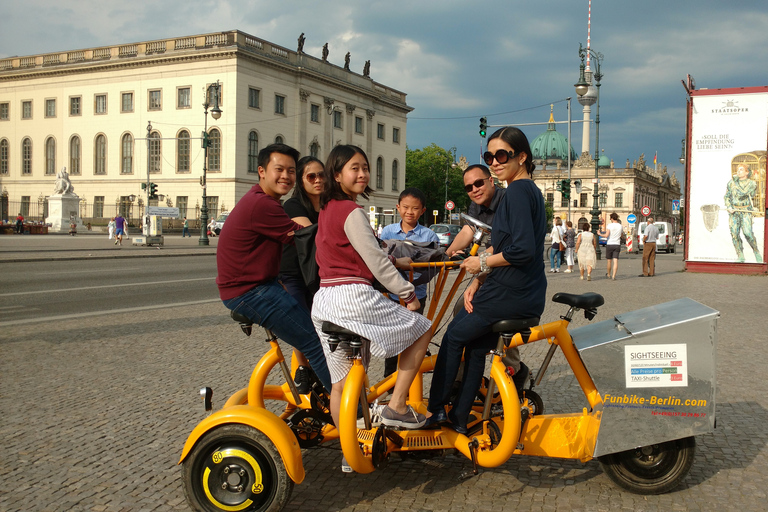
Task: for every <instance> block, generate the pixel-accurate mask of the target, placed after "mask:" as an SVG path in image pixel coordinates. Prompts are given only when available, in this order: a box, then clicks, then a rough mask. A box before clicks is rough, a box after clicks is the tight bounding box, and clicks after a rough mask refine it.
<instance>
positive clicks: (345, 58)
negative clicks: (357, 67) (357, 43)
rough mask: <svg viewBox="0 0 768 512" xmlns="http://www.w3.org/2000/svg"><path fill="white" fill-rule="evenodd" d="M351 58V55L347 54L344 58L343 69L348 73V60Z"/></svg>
mask: <svg viewBox="0 0 768 512" xmlns="http://www.w3.org/2000/svg"><path fill="white" fill-rule="evenodd" d="M351 56H352V54H351V53H349V52H347V54H346V55H345V56H344V69H346V70H347V71H349V59H350V57H351Z"/></svg>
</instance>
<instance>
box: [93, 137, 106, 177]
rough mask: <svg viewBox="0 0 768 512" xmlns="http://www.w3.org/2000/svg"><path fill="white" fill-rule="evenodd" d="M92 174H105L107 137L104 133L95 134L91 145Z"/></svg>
mask: <svg viewBox="0 0 768 512" xmlns="http://www.w3.org/2000/svg"><path fill="white" fill-rule="evenodd" d="M93 174H107V137H106V136H105V135H104V134H99V135H97V136H96V143H95V144H94V146H93Z"/></svg>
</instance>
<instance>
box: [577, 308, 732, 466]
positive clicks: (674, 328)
mask: <svg viewBox="0 0 768 512" xmlns="http://www.w3.org/2000/svg"><path fill="white" fill-rule="evenodd" d="M719 317H720V313H719V312H718V311H716V310H714V309H712V308H709V307H707V306H705V305H703V304H701V303H699V302H696V301H695V300H692V299H688V298H685V299H679V300H675V301H672V302H667V303H664V304H658V305H656V306H652V307H649V308H644V309H639V310H637V311H632V312H629V313H625V314H622V315H617V316H616V317H615V318H614V319H613V320H606V321H604V322H598V323H596V324H591V325H588V326H585V327H580V328H578V329H574V330H573V331H571V335H572V336H573V341H574V344H575V345H576V348H577V349H578V351H579V354H580V355H581V358H582V360H583V361H584V364H585V366H586V367H587V369H588V370H589V373H590V375H591V376H592V380H593V381H594V382H595V386H596V387H597V390H598V392H599V393H600V396H601V397H602V399H603V406H602V407H603V409H602V418H601V421H600V431H599V433H598V437H597V445H596V446H595V453H594V456H595V457H599V456H601V455H606V454H609V453H616V452H622V451H625V450H630V449H633V448H637V447H639V446H648V445H651V444H655V443H661V442H664V441H671V440H674V439H681V438H684V437H689V436H693V435H697V434H705V433H709V432H711V431H712V430H713V429H714V428H715V387H716V382H715V350H716V347H717V319H718V318H719Z"/></svg>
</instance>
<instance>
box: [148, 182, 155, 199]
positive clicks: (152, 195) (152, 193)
mask: <svg viewBox="0 0 768 512" xmlns="http://www.w3.org/2000/svg"><path fill="white" fill-rule="evenodd" d="M149 198H150V199H157V183H150V184H149Z"/></svg>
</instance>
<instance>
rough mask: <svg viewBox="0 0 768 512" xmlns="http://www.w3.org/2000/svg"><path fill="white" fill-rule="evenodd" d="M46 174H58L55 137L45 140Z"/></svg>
mask: <svg viewBox="0 0 768 512" xmlns="http://www.w3.org/2000/svg"><path fill="white" fill-rule="evenodd" d="M45 174H46V176H53V175H54V174H56V139H54V138H53V137H48V138H47V139H45Z"/></svg>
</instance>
